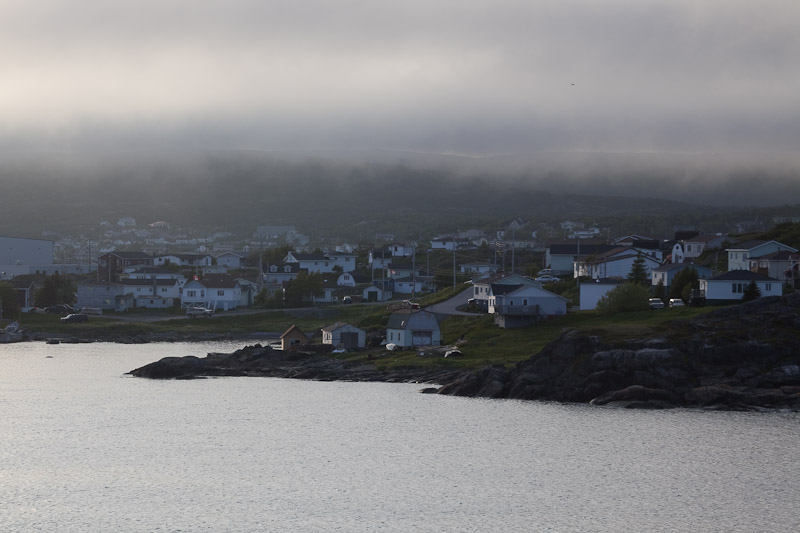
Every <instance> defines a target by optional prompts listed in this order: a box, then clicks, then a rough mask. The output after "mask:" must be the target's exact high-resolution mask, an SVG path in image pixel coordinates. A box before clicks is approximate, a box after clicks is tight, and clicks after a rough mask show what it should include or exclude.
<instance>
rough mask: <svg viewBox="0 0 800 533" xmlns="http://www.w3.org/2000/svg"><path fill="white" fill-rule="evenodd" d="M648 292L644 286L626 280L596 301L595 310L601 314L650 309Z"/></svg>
mask: <svg viewBox="0 0 800 533" xmlns="http://www.w3.org/2000/svg"><path fill="white" fill-rule="evenodd" d="M649 299H650V292H649V291H648V290H647V288H646V287H644V286H642V285H640V284H638V283H631V282H626V283H623V284H622V285H619V286H618V287H617V288H615V289H613V290H611V291H609V292H608V293H607V294H606V295H605V296H603V297H602V298H600V300H599V301H598V302H597V311H599V312H600V313H602V314H608V315H611V314H615V313H625V312H629V311H647V310H648V309H650V303H649Z"/></svg>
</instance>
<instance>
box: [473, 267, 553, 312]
mask: <svg viewBox="0 0 800 533" xmlns="http://www.w3.org/2000/svg"><path fill="white" fill-rule="evenodd" d="M492 285H514V286H521V285H537V286H541V285H540V284H539V283H538V282H537V281H535V280H534V279H533V278H529V277H527V276H523V275H521V274H506V273H500V274H494V275H492V276H486V277H484V278H481V279H476V280H472V298H473V300H474V301H475V304H476V305H477V306H478V307H480V308H482V309H483V310H484V311H487V310H488V309H489V300H490V298H491V295H492Z"/></svg>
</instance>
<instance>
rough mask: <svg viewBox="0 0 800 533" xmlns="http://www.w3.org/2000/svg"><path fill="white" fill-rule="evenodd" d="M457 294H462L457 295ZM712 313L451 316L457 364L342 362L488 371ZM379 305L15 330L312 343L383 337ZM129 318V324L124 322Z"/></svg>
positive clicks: (389, 357)
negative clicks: (580, 336)
mask: <svg viewBox="0 0 800 533" xmlns="http://www.w3.org/2000/svg"><path fill="white" fill-rule="evenodd" d="M458 290H459V291H460V290H463V289H462V288H461V287H459V288H458ZM441 292H445V293H446V294H444V295H440V294H439V293H436V294H435V295H428V296H425V297H423V298H420V299H419V301H420V303H421V304H422V306H423V307H424V306H427V305H431V304H432V303H436V302H438V301H443V300H446V299H447V298H449V297H450V296H452V295H453V293H454V292H453V289H452V288H451V289H446V290H445V291H441ZM711 309H713V308H709V307H704V308H693V307H682V308H667V309H664V310H662V311H642V312H634V313H619V314H616V315H602V314H599V313H597V312H595V311H577V312H571V313H569V314H567V315H564V316H559V317H551V318H549V319H548V320H545V321H544V322H541V323H539V324H534V325H531V326H528V327H525V328H519V329H510V330H504V329H500V328H499V327H497V326H495V325H494V320H493V318H492V317H491V316H489V315H481V316H451V317H447V318H445V319H443V320H442V321H441V330H442V341H443V344H445V345H457V346H458V348H459V350H460V351H461V352H462V354H463V356H462V357H459V358H457V359H449V358H448V359H443V358H421V357H419V355H418V354H417V351H416V350H408V351H401V352H387V351H386V350H385V349H383V348H379V349H372V350H364V351H361V352H355V353H352V354H345V355H343V356H342V357H343V358H345V359H347V360H351V361H365V362H366V361H369V362H370V363H374V364H376V365H377V366H379V367H383V368H387V369H388V368H392V367H400V366H441V367H443V368H479V367H483V366H486V365H491V364H503V365H513V364H515V363H517V362H518V361H523V360H525V359H528V358H529V357H531V356H532V355H534V354H536V353H537V352H539V351H540V350H541V349H542V348H543V347H544V346H545V345H546V344H548V343H549V342H551V341H553V340H555V339H556V338H558V337H559V336H560V335H561V334H562V333H564V332H565V331H567V330H571V329H577V330H583V331H587V332H590V333H593V334H598V335H603V336H604V337H605V338H607V339H609V340H626V339H630V338H641V337H643V336H645V337H646V336H648V335H649V336H653V337H656V336H659V335H660V334H662V332H663V331H664V329H665V325H666V324H668V323H670V322H673V321H675V320H686V319H690V318H692V317H695V316H697V315H700V314H703V313H707V312H708V311H710V310H711ZM389 314H390V313H389V310H388V308H387V306H386V305H383V304H353V305H340V306H331V307H324V308H314V309H302V310H290V311H283V310H264V311H263V312H260V313H255V314H249V315H225V314H224V313H218V314H217V316H215V317H213V318H211V319H201V318H198V319H192V320H189V319H182V320H168V321H161V322H136V321H129V320H124V321H123V320H122V319H121V317H120V316H119V315H114V314H108V315H103V316H90V318H89V322H88V323H86V324H61V322H60V320H59V318H60V317H59V316H57V315H52V314H43V313H36V314H28V315H23V316H22V317H21V318H22V320H21V322H22V324H23V326H24V327H25V328H26V329H27V330H29V331H40V332H48V333H53V334H56V335H57V334H65V335H66V334H69V335H74V336H78V337H108V336H115V335H120V336H135V335H148V334H159V333H162V334H168V333H171V334H180V335H191V334H193V333H197V334H198V335H199V334H205V333H220V334H226V333H227V334H234V335H235V334H246V333H254V332H272V333H278V334H280V333H283V332H284V331H286V330H287V329H288V328H289V327H290V326H292V325H296V326H297V327H299V328H300V329H301V330H302V331H303V332H305V333H306V334H307V335H309V336H312V337H315V338H316V342H320V336H321V335H320V329H321V328H322V327H324V326H327V325H330V324H332V323H334V322H347V323H349V324H353V325H355V326H356V327H359V328H361V329H364V330H365V331H367V332H369V331H374V330H383V328H385V327H386V322H387V320H388V318H389ZM126 318H129V317H126Z"/></svg>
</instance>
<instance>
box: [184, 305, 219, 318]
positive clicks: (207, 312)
mask: <svg viewBox="0 0 800 533" xmlns="http://www.w3.org/2000/svg"><path fill="white" fill-rule="evenodd" d="M213 314H214V311H213V310H211V309H206V308H205V307H198V306H195V307H187V308H186V316H188V317H189V318H195V317H198V316H211V315H213Z"/></svg>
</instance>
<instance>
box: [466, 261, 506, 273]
mask: <svg viewBox="0 0 800 533" xmlns="http://www.w3.org/2000/svg"><path fill="white" fill-rule="evenodd" d="M498 268H499V267H498V266H497V265H495V264H492V263H462V264H461V265H459V269H460V270H461V272H462V273H463V274H494V273H495V272H497V270H498Z"/></svg>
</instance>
